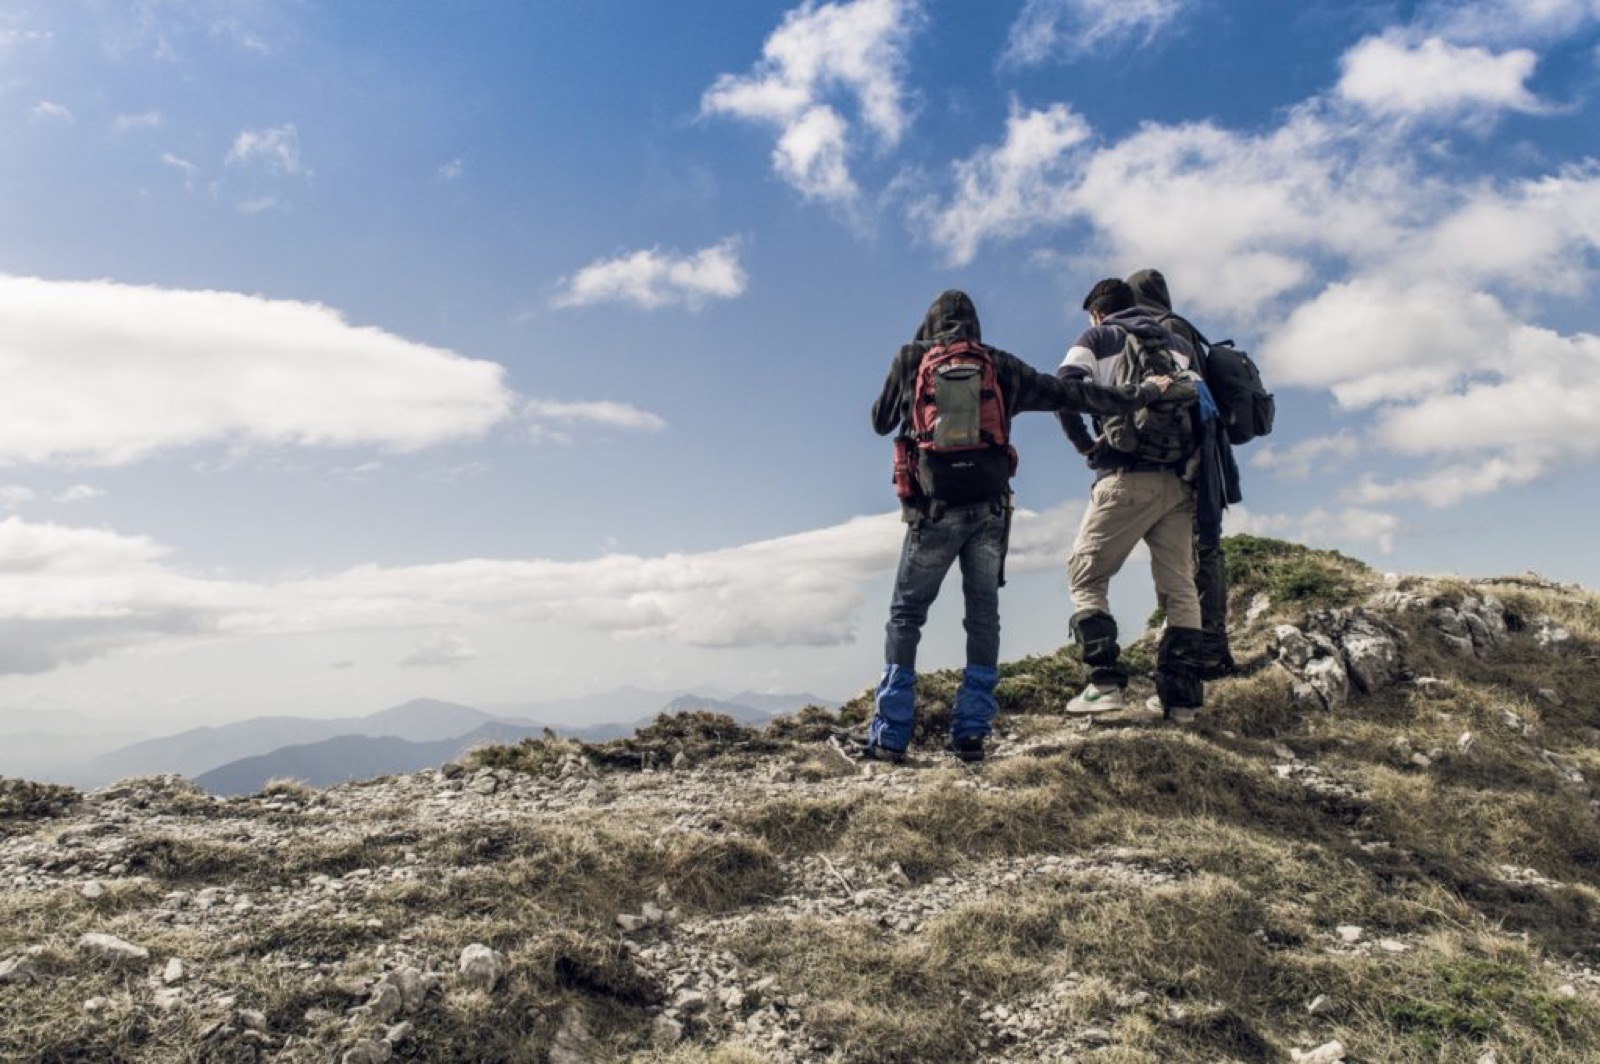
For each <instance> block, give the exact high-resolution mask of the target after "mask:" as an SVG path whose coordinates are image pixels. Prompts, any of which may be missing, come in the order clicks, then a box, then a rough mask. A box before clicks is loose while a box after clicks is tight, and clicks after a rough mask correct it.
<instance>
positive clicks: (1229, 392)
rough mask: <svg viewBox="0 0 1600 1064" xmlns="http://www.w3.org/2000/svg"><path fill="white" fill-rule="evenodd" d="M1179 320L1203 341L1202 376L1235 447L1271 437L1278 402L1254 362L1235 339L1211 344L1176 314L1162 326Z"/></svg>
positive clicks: (1201, 348) (1201, 346)
mask: <svg viewBox="0 0 1600 1064" xmlns="http://www.w3.org/2000/svg"><path fill="white" fill-rule="evenodd" d="M1169 321H1180V322H1183V324H1184V325H1187V326H1188V327H1189V331H1190V332H1192V333H1193V334H1194V336H1195V339H1197V340H1199V342H1200V351H1198V352H1197V354H1198V355H1199V356H1200V373H1201V376H1203V377H1204V378H1205V382H1206V387H1208V388H1210V389H1211V398H1213V399H1215V400H1216V401H1217V409H1218V411H1219V412H1220V413H1221V415H1222V424H1223V427H1224V428H1225V429H1226V430H1227V433H1228V442H1229V443H1232V444H1241V443H1249V442H1250V441H1251V440H1253V439H1255V438H1256V437H1257V436H1269V435H1271V434H1272V421H1273V418H1274V417H1275V416H1276V414H1277V403H1276V401H1275V400H1274V399H1273V398H1272V393H1271V392H1269V391H1267V387H1266V385H1265V384H1263V383H1262V381H1261V371H1260V370H1259V369H1257V368H1256V364H1255V361H1254V360H1253V359H1252V358H1251V357H1250V356H1249V355H1247V354H1245V353H1244V352H1243V351H1241V350H1239V349H1238V348H1237V347H1234V346H1233V341H1232V340H1219V341H1217V342H1216V343H1212V342H1211V341H1210V340H1207V339H1206V338H1205V336H1204V335H1202V334H1201V332H1200V330H1199V329H1196V328H1195V327H1194V326H1193V325H1191V324H1190V323H1189V322H1187V321H1184V319H1183V318H1180V317H1178V315H1176V314H1166V315H1163V316H1162V318H1161V324H1162V325H1166V324H1167V323H1168V322H1169Z"/></svg>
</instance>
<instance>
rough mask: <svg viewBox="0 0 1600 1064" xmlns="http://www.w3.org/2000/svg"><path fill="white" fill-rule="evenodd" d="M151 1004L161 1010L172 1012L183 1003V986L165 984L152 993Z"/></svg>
mask: <svg viewBox="0 0 1600 1064" xmlns="http://www.w3.org/2000/svg"><path fill="white" fill-rule="evenodd" d="M150 1004H152V1005H154V1006H155V1007H156V1010H157V1011H159V1012H171V1011H172V1010H173V1009H175V1008H177V1007H178V1006H179V1005H181V1004H183V987H181V986H164V987H162V988H161V989H160V990H157V991H156V992H155V993H154V994H152V995H150Z"/></svg>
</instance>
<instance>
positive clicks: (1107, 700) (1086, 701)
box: [1067, 683, 1123, 713]
mask: <svg viewBox="0 0 1600 1064" xmlns="http://www.w3.org/2000/svg"><path fill="white" fill-rule="evenodd" d="M1122 704H1123V703H1122V688H1120V687H1118V686H1116V685H1115V684H1097V683H1092V684H1090V685H1089V686H1088V687H1085V688H1084V689H1083V693H1082V694H1080V695H1078V696H1077V697H1075V698H1074V699H1073V700H1072V701H1071V702H1068V703H1067V712H1068V713H1109V712H1111V711H1112V710H1113V709H1121V708H1122Z"/></svg>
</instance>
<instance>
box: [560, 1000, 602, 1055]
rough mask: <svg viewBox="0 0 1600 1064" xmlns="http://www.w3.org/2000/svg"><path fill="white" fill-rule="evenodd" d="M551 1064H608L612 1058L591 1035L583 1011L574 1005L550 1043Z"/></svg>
mask: <svg viewBox="0 0 1600 1064" xmlns="http://www.w3.org/2000/svg"><path fill="white" fill-rule="evenodd" d="M546 1059H547V1060H548V1061H549V1064H606V1062H607V1061H609V1060H611V1059H612V1057H611V1056H610V1055H609V1053H608V1052H607V1051H606V1049H605V1048H604V1047H603V1046H601V1045H600V1044H599V1042H598V1041H597V1040H596V1039H595V1037H594V1035H592V1034H590V1033H589V1022H588V1019H587V1017H585V1016H584V1013H583V1010H582V1009H581V1008H579V1007H578V1006H577V1005H573V1006H572V1007H571V1008H569V1009H567V1011H566V1012H564V1013H562V1015H561V1027H560V1028H559V1029H558V1030H557V1031H556V1037H555V1040H554V1041H553V1042H551V1043H550V1055H549V1056H548V1057H547V1058H546Z"/></svg>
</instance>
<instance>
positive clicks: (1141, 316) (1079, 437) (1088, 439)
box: [1056, 307, 1195, 474]
mask: <svg viewBox="0 0 1600 1064" xmlns="http://www.w3.org/2000/svg"><path fill="white" fill-rule="evenodd" d="M1124 332H1129V333H1132V334H1133V335H1135V336H1137V337H1139V338H1141V339H1145V340H1153V341H1156V342H1158V343H1161V344H1164V345H1166V346H1169V347H1171V349H1172V350H1173V352H1174V353H1176V354H1180V355H1182V356H1184V357H1185V358H1186V359H1188V361H1189V365H1191V366H1192V365H1194V364H1195V356H1194V349H1193V348H1191V347H1190V346H1189V343H1188V341H1186V340H1184V339H1183V338H1182V337H1174V336H1173V335H1172V334H1171V333H1170V332H1168V331H1167V330H1166V329H1163V328H1162V327H1161V326H1160V325H1158V324H1157V323H1156V319H1155V318H1154V317H1153V316H1152V315H1151V314H1150V312H1149V311H1148V310H1145V309H1144V308H1143V307H1129V308H1128V309H1127V310H1119V311H1117V312H1116V313H1114V314H1108V315H1106V317H1105V320H1104V321H1102V322H1101V323H1100V324H1099V325H1095V326H1092V327H1090V328H1089V329H1088V330H1086V331H1085V332H1084V333H1083V334H1082V335H1080V336H1079V337H1078V339H1077V340H1076V341H1075V342H1074V343H1073V345H1072V346H1073V347H1083V348H1087V349H1088V350H1090V351H1092V352H1093V353H1094V357H1095V359H1096V360H1097V361H1100V360H1104V359H1109V358H1116V357H1117V356H1118V355H1120V354H1121V353H1122V345H1123V342H1124V337H1123V335H1122V334H1123V333H1124ZM1056 376H1057V377H1058V378H1059V379H1061V380H1065V381H1074V380H1088V379H1090V373H1089V371H1088V370H1086V369H1085V368H1084V367H1082V366H1079V365H1076V364H1074V365H1067V364H1065V363H1064V364H1062V366H1061V368H1060V369H1058V370H1056ZM1095 413H1100V411H1095ZM1113 413H1120V411H1113ZM1057 416H1058V417H1059V418H1060V419H1061V428H1062V429H1063V430H1064V431H1065V432H1066V434H1067V438H1068V439H1069V440H1071V441H1072V445H1073V446H1074V447H1076V448H1077V449H1078V451H1079V452H1080V453H1082V454H1084V455H1087V456H1088V459H1089V468H1090V469H1093V470H1095V471H1096V472H1099V473H1101V474H1104V473H1109V472H1111V471H1112V470H1115V469H1122V468H1126V467H1128V466H1131V465H1133V464H1135V462H1134V459H1133V458H1132V457H1131V456H1129V455H1124V454H1120V453H1119V452H1116V451H1113V450H1111V449H1110V448H1108V447H1100V446H1096V443H1095V439H1096V438H1095V433H1093V432H1091V431H1090V430H1089V428H1088V427H1087V426H1086V425H1085V424H1084V423H1083V418H1081V417H1079V416H1078V413H1077V412H1076V411H1072V410H1062V411H1061V412H1060V413H1059V414H1058V415H1057Z"/></svg>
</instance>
